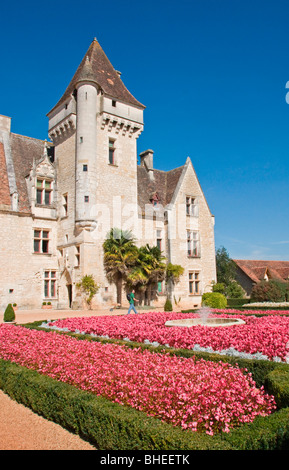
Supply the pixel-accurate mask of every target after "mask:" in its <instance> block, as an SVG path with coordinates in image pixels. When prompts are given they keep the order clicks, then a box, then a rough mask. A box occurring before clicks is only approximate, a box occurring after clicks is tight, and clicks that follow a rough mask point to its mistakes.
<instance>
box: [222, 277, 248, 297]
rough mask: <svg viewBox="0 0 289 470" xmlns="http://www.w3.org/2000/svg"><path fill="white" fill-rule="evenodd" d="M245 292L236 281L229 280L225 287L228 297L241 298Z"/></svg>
mask: <svg viewBox="0 0 289 470" xmlns="http://www.w3.org/2000/svg"><path fill="white" fill-rule="evenodd" d="M245 294H246V292H245V291H244V289H243V288H242V287H241V286H240V284H238V283H237V282H236V281H232V282H230V284H229V285H228V286H227V289H226V295H227V297H230V299H242V298H243V297H244V295H245Z"/></svg>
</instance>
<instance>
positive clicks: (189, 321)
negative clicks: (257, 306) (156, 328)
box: [165, 318, 246, 327]
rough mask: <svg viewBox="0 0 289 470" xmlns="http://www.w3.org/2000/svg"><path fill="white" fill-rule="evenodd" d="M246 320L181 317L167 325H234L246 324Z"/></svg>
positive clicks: (169, 321) (166, 324)
mask: <svg viewBox="0 0 289 470" xmlns="http://www.w3.org/2000/svg"><path fill="white" fill-rule="evenodd" d="M245 323H246V322H244V320H241V319H240V318H207V319H206V320H202V319H201V318H181V319H179V320H168V321H167V322H166V323H165V326H187V327H191V326H199V325H202V326H209V327H217V326H223V327H224V326H234V325H245Z"/></svg>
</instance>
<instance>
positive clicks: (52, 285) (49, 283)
mask: <svg viewBox="0 0 289 470" xmlns="http://www.w3.org/2000/svg"><path fill="white" fill-rule="evenodd" d="M43 298H44V299H45V300H49V299H57V269H50V268H49V269H44V270H43Z"/></svg>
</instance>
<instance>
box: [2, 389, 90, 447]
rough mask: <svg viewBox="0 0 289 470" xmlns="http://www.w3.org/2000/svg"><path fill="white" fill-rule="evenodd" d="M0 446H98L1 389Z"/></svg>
mask: <svg viewBox="0 0 289 470" xmlns="http://www.w3.org/2000/svg"><path fill="white" fill-rule="evenodd" d="M0 450H96V449H95V447H93V446H91V445H90V444H89V443H88V442H86V441H83V440H82V439H80V437H79V436H76V435H75V434H72V433H70V432H68V431H66V430H65V429H63V428H62V427H61V426H59V425H58V424H55V423H52V422H51V421H48V420H47V419H44V418H42V417H41V416H38V415H37V414H35V413H33V412H32V411H31V410H30V409H29V408H26V407H25V406H23V405H20V404H19V403H16V402H15V401H14V400H11V398H10V397H9V396H8V395H6V394H4V393H3V392H2V391H0Z"/></svg>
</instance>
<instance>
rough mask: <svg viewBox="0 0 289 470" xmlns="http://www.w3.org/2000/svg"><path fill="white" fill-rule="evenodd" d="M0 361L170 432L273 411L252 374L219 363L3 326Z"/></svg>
mask: <svg viewBox="0 0 289 470" xmlns="http://www.w3.org/2000/svg"><path fill="white" fill-rule="evenodd" d="M134 318H135V317H134ZM0 357H1V358H2V359H4V360H8V361H12V362H15V363H17V364H20V365H22V366H25V367H27V368H30V369H34V370H37V371H38V372H39V373H41V374H45V375H48V376H50V377H52V378H54V379H56V380H59V381H63V382H66V383H69V384H71V385H73V386H75V387H78V388H80V389H83V390H87V391H89V392H93V393H95V394H97V395H101V396H104V397H106V398H108V399H109V400H112V401H114V402H117V403H120V404H122V405H128V406H131V407H133V408H136V409H138V410H141V411H143V412H145V413H147V414H148V415H149V416H155V417H157V418H159V419H161V420H163V421H166V422H170V423H172V424H173V425H175V426H181V427H182V428H184V429H190V430H193V431H205V432H207V433H208V434H211V435H212V434H214V433H216V432H220V431H224V432H229V430H230V429H232V428H233V427H234V426H237V425H240V424H242V423H248V422H252V421H253V420H254V418H255V417H256V416H258V415H262V416H266V415H268V414H270V413H271V412H272V411H273V410H274V409H275V403H274V399H273V397H271V396H268V395H267V394H265V392H264V390H263V388H262V389H258V388H257V387H256V385H255V383H254V381H253V380H252V377H251V375H250V374H248V375H244V374H243V373H242V371H241V370H240V369H238V368H234V367H232V366H230V365H229V364H224V363H213V362H209V361H204V360H199V361H197V360H195V359H194V358H190V359H185V358H178V357H170V356H169V355H166V354H156V353H151V352H149V351H144V352H142V351H141V350H140V349H128V348H125V347H122V346H119V345H115V344H100V343H97V342H89V341H79V340H77V339H75V338H71V337H68V336H65V335H59V334H57V333H55V332H43V331H36V330H28V329H26V328H23V327H20V326H13V325H5V324H2V325H0Z"/></svg>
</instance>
